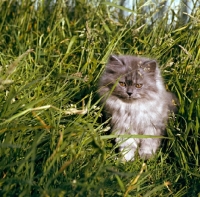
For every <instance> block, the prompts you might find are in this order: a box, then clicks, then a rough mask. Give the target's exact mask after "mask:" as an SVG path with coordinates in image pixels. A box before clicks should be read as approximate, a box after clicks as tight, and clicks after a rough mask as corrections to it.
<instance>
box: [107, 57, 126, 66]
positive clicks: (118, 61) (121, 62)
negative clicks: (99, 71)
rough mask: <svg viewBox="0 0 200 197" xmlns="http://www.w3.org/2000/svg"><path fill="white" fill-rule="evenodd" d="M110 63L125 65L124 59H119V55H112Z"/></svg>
mask: <svg viewBox="0 0 200 197" xmlns="http://www.w3.org/2000/svg"><path fill="white" fill-rule="evenodd" d="M108 63H112V64H115V63H117V64H122V65H124V63H123V61H122V60H120V59H119V57H118V56H117V55H111V56H110V57H109V59H108Z"/></svg>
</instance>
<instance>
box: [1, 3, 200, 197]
mask: <svg viewBox="0 0 200 197" xmlns="http://www.w3.org/2000/svg"><path fill="white" fill-rule="evenodd" d="M45 2H46V4H45ZM73 2H74V3H75V4H76V6H74V7H73V6H66V5H65V4H63V2H62V1H57V2H56V3H55V4H52V2H50V1H41V3H40V4H38V7H37V9H36V7H35V4H34V2H32V1H30V2H27V1H23V0H22V1H20V3H19V2H18V1H2V2H1V3H0V10H1V11H0V15H1V17H0V18H1V19H0V21H1V23H0V24H1V25H0V31H1V34H0V40H1V41H0V49H1V52H0V65H1V70H0V147H1V149H0V195H1V196H77V197H78V196H124V197H129V196H138V197H139V196H176V197H179V196H197V195H200V189H199V184H200V181H199V180H200V179H199V177H200V172H199V169H200V168H199V144H200V140H199V137H200V136H199V122H200V99H199V98H200V94H199V83H200V76H199V73H200V72H199V71H200V67H199V64H200V60H199V56H200V52H199V46H200V39H199V37H200V33H199V30H198V29H199V22H198V21H199V20H200V18H199V14H198V13H199V12H200V10H199V9H196V10H195V12H194V13H192V15H191V17H190V18H189V20H188V23H186V24H184V25H183V23H182V22H180V24H179V23H178V22H176V24H175V25H174V23H171V24H169V23H168V17H169V16H168V15H166V16H165V17H163V18H162V19H159V20H156V22H152V23H151V24H149V23H146V22H145V21H146V20H145V19H146V18H148V17H149V18H150V19H151V16H152V13H149V15H148V13H147V15H145V16H142V15H141V13H140V12H141V10H135V11H134V13H133V14H135V13H138V15H137V16H138V17H136V18H135V21H134V23H133V22H132V21H131V20H132V19H131V17H130V18H127V19H124V18H118V15H117V14H118V13H116V11H114V10H113V9H111V10H110V9H109V5H113V4H110V3H106V2H104V3H102V2H100V1H99V2H98V4H97V6H94V5H93V3H85V2H84V1H73ZM48 3H49V4H48ZM138 7H139V6H138ZM118 8H120V9H123V7H118ZM134 16H135V15H134ZM116 18H117V20H116ZM110 53H117V54H118V53H122V54H136V55H143V56H149V57H153V58H156V59H157V60H158V61H159V62H160V65H161V70H162V74H163V77H164V79H165V83H166V87H167V88H168V89H169V90H171V91H173V92H174V93H175V94H176V95H177V97H178V99H179V102H180V106H179V111H178V113H177V115H175V116H172V117H171V118H170V121H169V125H168V128H167V137H168V138H166V139H165V140H164V142H163V144H164V145H163V147H162V148H161V149H160V151H159V152H158V154H157V155H156V156H155V158H152V159H151V160H149V161H147V162H146V163H145V164H144V161H142V160H141V159H140V158H136V160H135V161H134V162H127V163H120V162H119V161H118V160H117V159H116V158H117V157H118V156H119V155H117V153H115V149H116V147H115V146H113V145H112V143H111V142H110V138H111V137H113V136H107V135H106V130H107V126H106V122H104V121H101V115H102V108H101V106H100V105H99V100H98V98H97V97H96V90H97V88H96V84H97V81H98V79H99V76H100V74H101V72H102V71H103V69H104V65H105V62H106V60H107V57H108V56H109V54H110Z"/></svg>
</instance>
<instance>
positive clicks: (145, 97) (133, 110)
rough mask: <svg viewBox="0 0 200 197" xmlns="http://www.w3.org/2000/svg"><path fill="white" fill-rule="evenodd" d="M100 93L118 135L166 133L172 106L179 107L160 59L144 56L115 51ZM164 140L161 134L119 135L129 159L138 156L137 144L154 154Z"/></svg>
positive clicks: (146, 154)
mask: <svg viewBox="0 0 200 197" xmlns="http://www.w3.org/2000/svg"><path fill="white" fill-rule="evenodd" d="M98 93H99V95H100V96H101V97H102V103H104V104H105V106H104V109H105V113H106V115H107V117H111V122H110V123H111V127H112V133H114V134H117V135H121V134H122V135H123V134H131V135H163V134H164V130H165V124H166V122H167V119H168V113H169V110H170V109H172V110H174V109H175V107H174V106H173V104H172V98H173V96H172V94H171V93H169V92H167V91H166V89H165V86H164V84H163V80H162V77H161V74H160V70H159V68H158V65H157V62H156V61H155V60H151V59H148V58H144V57H135V56H127V55H120V56H116V55H111V56H110V57H109V60H108V63H107V65H106V68H105V71H104V73H103V74H102V77H101V78H100V81H99V90H98ZM160 142H161V139H158V138H143V139H141V138H140V139H139V138H124V139H123V138H116V143H117V144H118V145H119V149H120V151H121V152H122V154H123V156H124V159H125V160H126V161H130V160H133V159H134V154H135V151H136V149H137V148H138V151H139V155H140V156H141V157H142V158H144V159H148V158H150V157H151V156H152V155H153V154H154V153H155V152H156V150H157V149H158V147H159V145H160Z"/></svg>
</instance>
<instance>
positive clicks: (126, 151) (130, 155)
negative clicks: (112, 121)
mask: <svg viewBox="0 0 200 197" xmlns="http://www.w3.org/2000/svg"><path fill="white" fill-rule="evenodd" d="M116 142H117V143H118V144H119V150H120V152H121V153H122V155H123V158H124V159H125V160H126V161H133V160H134V155H135V151H136V149H137V147H138V143H139V140H138V139H133V138H129V139H123V138H117V139H116Z"/></svg>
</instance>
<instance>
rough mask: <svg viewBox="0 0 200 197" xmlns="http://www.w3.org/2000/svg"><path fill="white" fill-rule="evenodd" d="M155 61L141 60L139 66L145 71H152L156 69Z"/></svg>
mask: <svg viewBox="0 0 200 197" xmlns="http://www.w3.org/2000/svg"><path fill="white" fill-rule="evenodd" d="M156 66H157V62H156V61H155V60H148V61H145V62H143V65H142V66H141V67H142V68H143V70H144V71H146V72H154V71H155V70H156Z"/></svg>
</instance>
